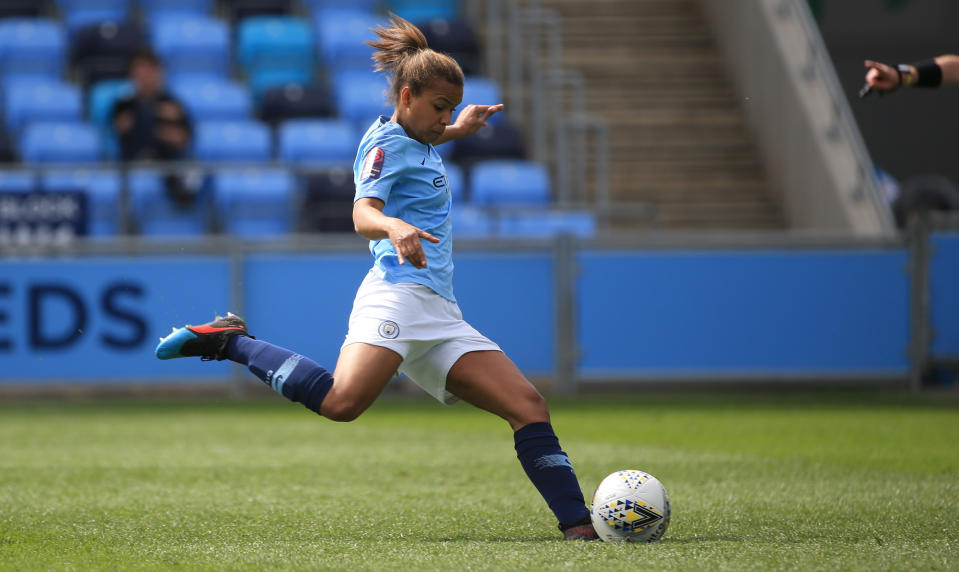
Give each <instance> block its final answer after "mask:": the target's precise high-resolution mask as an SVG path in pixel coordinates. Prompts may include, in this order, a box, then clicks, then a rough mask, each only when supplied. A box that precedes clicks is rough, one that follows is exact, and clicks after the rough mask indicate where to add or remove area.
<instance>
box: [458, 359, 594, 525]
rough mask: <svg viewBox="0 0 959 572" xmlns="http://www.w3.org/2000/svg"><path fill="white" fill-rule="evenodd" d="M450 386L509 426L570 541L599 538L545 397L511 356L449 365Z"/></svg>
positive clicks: (526, 467) (528, 469)
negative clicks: (561, 444)
mask: <svg viewBox="0 0 959 572" xmlns="http://www.w3.org/2000/svg"><path fill="white" fill-rule="evenodd" d="M446 390H447V391H449V392H450V393H452V394H453V395H456V396H457V397H459V398H460V399H462V400H464V401H466V402H467V403H470V404H472V405H475V406H476V407H479V408H480V409H485V410H486V411H489V412H491V413H495V414H496V415H499V416H500V417H502V418H503V419H505V420H506V422H507V423H509V424H510V427H512V428H513V431H514V434H513V438H514V440H515V442H516V454H517V456H518V457H519V460H520V464H522V465H523V469H524V470H525V471H526V475H527V476H528V477H529V479H530V481H532V482H533V485H534V486H535V487H536V489H537V490H538V491H539V493H540V494H541V495H543V498H544V499H545V500H546V503H547V504H548V505H549V508H550V509H551V510H552V511H553V514H555V515H556V518H557V519H558V520H559V523H560V524H559V528H560V530H561V531H563V537H564V538H565V539H566V540H596V539H598V538H599V537H598V535H597V534H596V531H595V530H594V529H593V525H592V523H591V521H590V517H589V511H588V510H587V509H586V502H585V500H584V499H583V493H582V490H580V488H579V481H578V480H577V479H576V474H575V473H574V472H573V464H572V463H571V462H570V460H569V457H567V456H566V453H564V452H563V451H562V449H560V447H559V440H558V439H557V438H556V434H555V433H554V432H553V428H552V426H551V425H550V423H549V409H548V408H547V406H546V400H545V399H543V396H542V395H540V393H539V391H537V390H536V388H535V387H533V384H532V383H530V382H529V380H527V379H526V377H525V376H524V375H523V374H522V372H520V370H519V368H517V367H516V365H515V364H514V363H513V362H512V360H510V359H509V358H508V357H506V354H504V353H503V352H499V351H477V352H469V353H466V354H464V355H463V356H461V357H460V358H459V360H457V361H456V363H455V364H453V367H451V368H450V371H449V374H447V377H446Z"/></svg>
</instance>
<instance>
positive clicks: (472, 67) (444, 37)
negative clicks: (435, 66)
mask: <svg viewBox="0 0 959 572" xmlns="http://www.w3.org/2000/svg"><path fill="white" fill-rule="evenodd" d="M417 25H418V26H419V28H420V30H422V32H423V35H424V36H426V41H427V43H428V44H429V45H430V47H431V48H433V49H434V50H436V51H438V52H443V53H445V54H449V55H450V56H452V57H453V59H455V60H456V61H457V62H458V63H459V65H460V67H461V68H463V73H464V74H466V75H467V76H471V75H476V74H479V73H480V71H481V69H480V61H481V56H480V48H479V42H477V40H476V33H475V32H474V31H473V27H472V26H470V24H469V22H467V21H465V20H450V19H446V18H431V19H429V20H424V21H421V22H417Z"/></svg>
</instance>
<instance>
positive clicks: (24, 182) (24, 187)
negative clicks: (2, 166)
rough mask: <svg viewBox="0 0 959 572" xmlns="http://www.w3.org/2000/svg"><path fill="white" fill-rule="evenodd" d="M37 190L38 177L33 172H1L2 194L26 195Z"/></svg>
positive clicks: (0, 184)
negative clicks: (15, 193)
mask: <svg viewBox="0 0 959 572" xmlns="http://www.w3.org/2000/svg"><path fill="white" fill-rule="evenodd" d="M36 189H37V176H36V175H35V174H34V173H33V171H7V170H0V193H3V192H5V191H6V192H17V193H26V192H30V191H33V190H36Z"/></svg>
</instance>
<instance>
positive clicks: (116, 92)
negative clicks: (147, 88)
mask: <svg viewBox="0 0 959 572" xmlns="http://www.w3.org/2000/svg"><path fill="white" fill-rule="evenodd" d="M131 93H133V83H132V82H130V81H129V80H126V79H108V80H103V81H100V82H97V83H96V84H94V85H93V86H92V87H91V88H90V90H89V92H88V94H87V119H89V120H90V121H91V122H92V123H93V124H94V125H95V126H96V127H97V129H99V131H100V141H101V144H102V148H103V155H104V157H105V158H107V159H117V158H119V157H120V145H119V142H118V141H117V136H116V133H115V132H114V130H113V124H112V122H111V121H112V118H113V106H114V105H115V104H116V102H117V100H118V99H121V98H123V97H126V96H127V95H129V94H131Z"/></svg>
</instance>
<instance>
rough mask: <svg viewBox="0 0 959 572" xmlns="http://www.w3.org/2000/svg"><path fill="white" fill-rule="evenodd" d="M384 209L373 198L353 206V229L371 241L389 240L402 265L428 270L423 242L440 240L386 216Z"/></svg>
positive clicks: (357, 202) (379, 201)
mask: <svg viewBox="0 0 959 572" xmlns="http://www.w3.org/2000/svg"><path fill="white" fill-rule="evenodd" d="M384 206H386V205H385V203H383V201H381V200H380V199H374V198H372V197H366V198H362V199H359V200H357V201H356V202H355V203H353V227H354V228H355V229H356V233H357V234H359V235H360V236H362V237H363V238H368V239H370V240H381V239H384V238H389V239H390V242H392V243H393V248H395V249H396V254H397V256H398V257H399V262H400V264H405V263H406V261H407V260H409V261H410V264H412V265H413V266H415V267H416V268H426V254H425V253H424V252H423V244H422V243H421V242H420V240H421V239H425V240H428V241H430V242H439V241H440V239H438V238H436V237H435V236H433V235H432V234H430V233H428V232H426V231H425V230H420V229H418V228H416V227H415V226H413V225H411V224H408V223H406V222H404V221H403V220H401V219H398V218H394V217H390V216H386V215H385V214H383V207H384Z"/></svg>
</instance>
